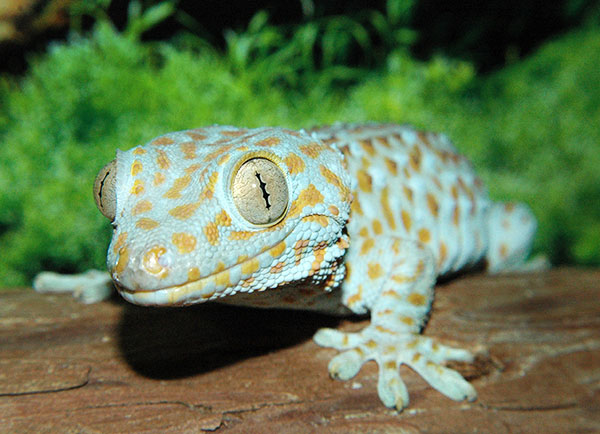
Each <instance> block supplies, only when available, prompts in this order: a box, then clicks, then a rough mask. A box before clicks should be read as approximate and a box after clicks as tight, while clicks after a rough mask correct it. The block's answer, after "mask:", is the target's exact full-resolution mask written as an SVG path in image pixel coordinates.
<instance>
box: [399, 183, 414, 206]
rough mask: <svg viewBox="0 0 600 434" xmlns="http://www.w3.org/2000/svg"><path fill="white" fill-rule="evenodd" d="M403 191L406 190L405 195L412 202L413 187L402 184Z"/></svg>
mask: <svg viewBox="0 0 600 434" xmlns="http://www.w3.org/2000/svg"><path fill="white" fill-rule="evenodd" d="M402 191H403V192H404V196H406V198H407V199H408V201H409V202H410V203H412V201H413V191H412V188H410V187H407V186H406V185H403V186H402Z"/></svg>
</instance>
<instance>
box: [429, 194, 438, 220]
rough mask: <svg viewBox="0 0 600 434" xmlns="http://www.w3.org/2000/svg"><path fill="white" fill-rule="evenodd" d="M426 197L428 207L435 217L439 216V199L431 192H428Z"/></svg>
mask: <svg viewBox="0 0 600 434" xmlns="http://www.w3.org/2000/svg"><path fill="white" fill-rule="evenodd" d="M426 197H427V207H428V208H429V212H430V213H431V214H432V215H433V216H434V217H437V216H438V215H439V213H440V205H439V204H438V201H437V199H436V198H435V196H434V195H433V194H431V193H427V195H426Z"/></svg>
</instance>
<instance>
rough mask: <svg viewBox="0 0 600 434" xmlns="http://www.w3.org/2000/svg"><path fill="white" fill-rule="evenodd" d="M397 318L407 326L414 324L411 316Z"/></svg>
mask: <svg viewBox="0 0 600 434" xmlns="http://www.w3.org/2000/svg"><path fill="white" fill-rule="evenodd" d="M399 319H400V321H402V322H403V323H404V324H406V325H409V326H412V325H415V320H413V319H412V318H410V317H408V316H400V318H399Z"/></svg>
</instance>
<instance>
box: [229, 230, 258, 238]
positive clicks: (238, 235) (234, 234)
mask: <svg viewBox="0 0 600 434" xmlns="http://www.w3.org/2000/svg"><path fill="white" fill-rule="evenodd" d="M257 233H258V232H251V231H233V232H231V233H230V234H229V237H228V238H229V239H230V240H248V239H250V238H251V237H253V236H254V235H256V234H257Z"/></svg>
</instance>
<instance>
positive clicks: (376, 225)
mask: <svg viewBox="0 0 600 434" xmlns="http://www.w3.org/2000/svg"><path fill="white" fill-rule="evenodd" d="M382 232H383V226H382V225H381V222H380V221H379V220H377V219H375V220H373V233H374V234H375V235H381V233H382Z"/></svg>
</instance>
